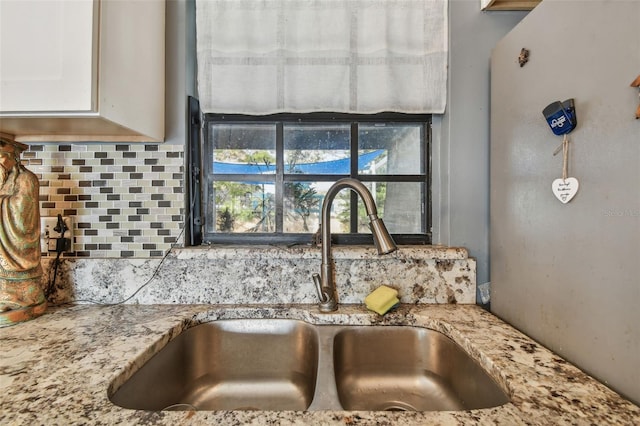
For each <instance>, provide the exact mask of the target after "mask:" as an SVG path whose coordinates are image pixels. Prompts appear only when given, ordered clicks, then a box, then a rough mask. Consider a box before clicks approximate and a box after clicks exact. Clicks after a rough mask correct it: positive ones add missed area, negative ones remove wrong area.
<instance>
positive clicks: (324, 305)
mask: <svg viewBox="0 0 640 426" xmlns="http://www.w3.org/2000/svg"><path fill="white" fill-rule="evenodd" d="M344 188H349V189H351V190H352V191H354V192H355V193H356V194H358V195H359V196H360V198H362V201H363V202H364V207H365V209H366V210H367V215H368V216H369V228H371V233H372V234H373V242H374V244H375V246H376V248H377V249H378V254H387V253H391V252H393V251H395V250H397V249H398V247H396V244H395V242H394V241H393V238H391V235H389V231H387V228H386V227H385V226H384V222H382V219H380V218H378V209H377V208H376V203H375V201H373V197H372V196H371V193H370V192H369V190H368V189H367V187H366V186H364V185H363V184H362V182H360V181H359V180H356V179H352V178H345V179H340V180H339V181H337V182H336V183H334V184H333V185H332V186H331V188H329V190H328V191H327V194H326V195H325V196H324V201H323V202H322V219H321V221H320V228H321V231H322V265H321V266H320V274H313V282H314V283H315V286H316V292H317V293H318V298H319V299H320V312H332V311H335V310H336V309H338V291H337V288H336V282H335V277H334V275H335V269H336V266H335V263H334V261H333V257H332V256H331V204H332V203H333V199H334V198H335V196H336V195H337V194H338V192H340V191H341V190H342V189H344Z"/></svg>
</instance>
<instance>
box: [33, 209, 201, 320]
mask: <svg viewBox="0 0 640 426" xmlns="http://www.w3.org/2000/svg"><path fill="white" fill-rule="evenodd" d="M193 205H194V203H193V202H192V203H191V209H190V210H189V215H188V216H187V220H186V221H185V226H183V227H182V230H181V231H180V233H179V234H178V236H177V237H176V243H177V242H178V241H180V238H181V237H182V235H183V234H184V231H185V228H186V227H187V226H186V224H187V223H188V221H189V220H191V215H192V212H193ZM173 248H174V247H173V245H172V246H171V247H169V250H167V252H166V253H165V254H164V256H162V259H161V260H160V263H159V264H158V266H156V269H155V270H154V271H153V274H151V277H150V278H149V279H148V280H147V281H146V282H145V283H144V284H142V285H141V286H140V287H138V288H137V289H136V291H134V292H133V294H131V295H130V296H129V297H127V298H126V299H123V300H121V301H119V302H114V303H103V302H98V301H96V300H92V299H76V300H74V301H72V302H64V303H58V304H52V305H50V306H54V307H55V306H65V305H72V304H74V303H77V302H84V303H91V304H94V305H102V306H117V305H122V304H124V303H127V302H128V301H129V300H131V299H132V298H133V297H135V295H136V294H138V293H139V292H140V291H141V290H142V289H143V288H145V287H146V286H147V285H149V284H150V283H151V281H152V280H153V279H154V278H155V277H156V275H158V272H159V271H160V267H161V266H162V264H163V263H164V261H165V260H166V259H167V257H168V256H169V253H171V251H172V250H173ZM56 249H57V247H56ZM56 251H58V250H56ZM63 251H64V250H63ZM59 257H60V252H58V255H57V256H56V262H58V259H59ZM55 268H56V269H55V270H56V271H57V264H56V265H55ZM53 283H54V285H55V276H54V278H53ZM53 290H54V287H52V286H50V288H48V289H47V291H53ZM45 294H46V293H45ZM47 299H48V296H47Z"/></svg>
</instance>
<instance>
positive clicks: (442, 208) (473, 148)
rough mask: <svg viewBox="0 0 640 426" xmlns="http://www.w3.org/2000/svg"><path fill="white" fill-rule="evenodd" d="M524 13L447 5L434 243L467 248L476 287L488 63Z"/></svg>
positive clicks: (484, 271)
mask: <svg viewBox="0 0 640 426" xmlns="http://www.w3.org/2000/svg"><path fill="white" fill-rule="evenodd" d="M527 13H528V12H482V11H481V10H480V0H449V81H448V85H449V89H448V100H447V110H446V112H445V114H444V116H442V117H435V118H434V128H433V139H434V145H433V149H432V152H433V161H432V165H433V181H434V182H433V215H434V218H433V225H434V226H433V233H434V238H433V241H434V243H437V244H445V245H451V246H462V247H466V248H467V249H468V250H469V255H470V256H472V257H474V258H475V259H476V261H477V280H478V281H477V283H478V284H479V285H482V284H485V283H487V282H488V281H489V61H490V56H491V50H492V49H493V47H494V46H495V45H496V43H497V42H498V41H499V40H500V39H501V38H502V37H503V36H504V35H505V34H507V33H508V32H509V31H510V30H511V29H512V28H513V27H514V26H515V25H516V24H517V23H518V22H520V20H521V19H522V18H523V17H524V16H526V15H527Z"/></svg>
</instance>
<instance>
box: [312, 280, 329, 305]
mask: <svg viewBox="0 0 640 426" xmlns="http://www.w3.org/2000/svg"><path fill="white" fill-rule="evenodd" d="M313 282H314V284H315V285H316V293H317V294H318V299H320V303H325V302H327V301H328V300H329V295H328V294H327V293H326V292H324V291H323V290H322V283H321V281H320V274H313Z"/></svg>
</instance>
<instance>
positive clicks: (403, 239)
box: [190, 112, 432, 245]
mask: <svg viewBox="0 0 640 426" xmlns="http://www.w3.org/2000/svg"><path fill="white" fill-rule="evenodd" d="M191 121H194V120H193V119H192V120H191ZM210 123H216V124H220V123H226V124H232V123H238V124H266V123H270V124H276V163H277V164H279V166H277V167H276V178H275V184H276V186H279V187H280V190H279V191H276V194H280V195H279V196H276V205H277V206H278V208H277V209H276V223H280V224H281V222H282V214H283V212H282V205H283V203H282V192H283V191H282V187H283V186H284V183H286V182H287V181H293V180H294V179H292V176H293V175H290V176H287V175H285V174H284V170H283V169H284V167H282V166H281V165H283V163H284V161H283V156H284V142H283V128H284V125H285V124H291V123H293V124H333V123H335V124H349V125H350V129H351V138H350V145H351V147H350V149H351V156H350V159H351V167H350V173H349V174H348V175H345V174H304V175H295V181H314V182H319V181H324V182H334V181H336V180H338V179H340V178H343V177H354V178H356V179H358V180H360V181H362V182H364V183H366V182H376V181H379V182H420V183H424V188H425V189H424V198H423V206H424V207H423V208H424V211H423V212H422V221H423V225H424V227H423V229H425V232H424V233H420V234H392V236H393V238H394V240H395V241H396V243H397V244H399V245H408V244H413V245H423V244H431V242H432V233H431V227H432V213H431V207H432V202H431V198H432V197H431V194H432V191H431V171H432V167H431V115H430V114H403V113H389V112H384V113H378V114H343V113H318V112H316V113H303V114H292V113H278V114H270V115H260V116H255V115H243V114H212V113H206V114H202V116H201V138H200V139H201V141H200V144H199V145H200V150H201V155H200V158H201V161H202V163H201V164H199V165H198V166H194V165H193V164H191V168H192V169H195V170H197V171H198V172H200V173H199V175H200V176H199V181H198V183H199V185H200V186H201V188H200V191H199V194H198V195H199V197H201V198H200V200H199V202H198V205H199V206H200V205H201V209H199V210H200V211H199V213H200V214H195V211H192V213H191V216H195V217H197V218H198V223H197V224H196V227H198V228H199V229H198V234H197V235H196V237H194V238H192V243H194V244H198V243H204V244H286V245H296V244H311V243H312V242H313V232H311V233H284V232H282V229H280V230H279V231H278V230H276V232H273V233H226V232H207V230H206V221H207V220H210V219H209V218H208V213H209V212H208V211H207V209H208V208H209V209H211V208H215V207H214V206H211V205H210V203H211V202H212V200H210V199H209V195H208V188H210V187H211V183H212V181H213V180H212V179H213V178H212V177H213V176H215V178H216V180H225V179H231V180H236V178H238V175H222V174H215V175H214V174H213V173H210V172H207V170H211V167H210V166H209V164H210V162H211V161H212V159H213V148H212V146H211V144H208V143H207V141H208V140H209V137H208V136H209V124H210ZM379 123H385V124H395V123H420V124H421V125H422V126H423V135H424V145H423V146H424V149H423V152H422V155H424V158H423V164H424V168H425V171H424V174H418V175H361V174H358V164H357V161H358V125H360V124H379ZM190 143H194V142H193V141H190ZM193 157H197V156H193ZM356 202H357V195H356V194H355V193H354V192H353V191H351V208H352V213H353V209H355V208H357V207H356V204H357V203H356ZM351 218H352V219H351V221H352V225H351V228H352V229H355V228H357V226H356V225H355V223H354V222H357V215H354V214H352V215H351ZM383 219H384V217H383ZM190 225H191V226H192V227H193V224H190ZM314 232H315V231H314ZM332 242H334V243H336V244H345V245H360V244H372V242H373V239H372V236H371V234H358V233H345V234H332Z"/></svg>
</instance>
